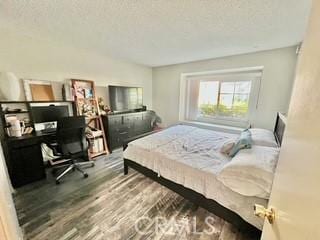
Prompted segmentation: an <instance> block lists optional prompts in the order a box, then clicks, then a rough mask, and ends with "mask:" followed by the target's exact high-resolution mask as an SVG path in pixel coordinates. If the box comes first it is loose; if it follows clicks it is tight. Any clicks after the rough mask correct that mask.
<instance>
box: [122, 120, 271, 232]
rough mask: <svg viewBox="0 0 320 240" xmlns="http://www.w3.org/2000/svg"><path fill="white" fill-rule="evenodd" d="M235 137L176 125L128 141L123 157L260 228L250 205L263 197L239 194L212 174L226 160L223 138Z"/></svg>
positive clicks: (258, 220) (264, 201)
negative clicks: (223, 152) (212, 201)
mask: <svg viewBox="0 0 320 240" xmlns="http://www.w3.org/2000/svg"><path fill="white" fill-rule="evenodd" d="M237 137H238V135H236V134H228V133H223V132H216V131H210V130H205V129H200V128H196V127H191V126H185V125H178V126H174V127H171V128H168V129H166V130H163V131H161V132H158V133H155V134H152V135H149V136H147V137H144V138H141V139H138V140H135V141H133V142H130V143H129V145H128V148H127V149H126V150H125V152H124V158H127V159H130V160H132V161H135V162H137V163H139V164H141V165H142V166H145V167H147V168H149V169H151V170H153V171H154V172H157V173H158V175H159V176H162V177H164V178H167V179H169V180H171V181H174V182H176V183H179V184H182V185H183V186H185V187H187V188H190V189H192V190H195V191H197V192H199V193H201V194H203V195H204V196H205V197H207V198H209V199H213V200H215V201H217V202H219V203H220V204H221V205H223V206H224V207H226V208H229V209H230V210H232V211H234V212H236V213H238V214H239V215H240V216H241V217H242V218H243V219H244V220H246V221H247V222H249V223H251V224H252V225H254V226H256V227H257V228H259V229H262V223H263V222H262V221H261V220H260V219H258V218H257V217H256V216H254V214H253V205H254V204H255V203H257V204H262V205H266V204H267V201H266V200H265V199H261V198H256V197H246V196H243V195H241V194H239V193H236V192H234V191H232V190H231V189H229V188H227V187H226V186H225V185H223V184H222V183H221V182H220V181H219V180H217V176H216V175H217V174H218V173H219V172H220V170H221V169H222V167H223V166H224V165H225V164H226V163H228V162H229V161H230V158H229V157H227V156H226V155H224V154H222V153H220V151H219V150H220V148H221V146H222V144H223V143H224V142H225V141H226V140H227V139H235V138H237Z"/></svg>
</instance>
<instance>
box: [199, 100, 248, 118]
mask: <svg viewBox="0 0 320 240" xmlns="http://www.w3.org/2000/svg"><path fill="white" fill-rule="evenodd" d="M248 107H249V106H248V102H246V101H234V103H233V106H232V107H231V108H229V107H227V106H225V105H223V104H219V106H218V105H217V104H210V103H206V104H201V105H200V107H199V108H200V114H201V115H203V116H223V117H240V118H241V117H245V116H246V115H247V112H248Z"/></svg>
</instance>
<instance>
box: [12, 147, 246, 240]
mask: <svg viewBox="0 0 320 240" xmlns="http://www.w3.org/2000/svg"><path fill="white" fill-rule="evenodd" d="M87 172H88V173H89V178H87V179H83V178H82V176H81V175H80V174H79V173H77V172H74V173H71V174H70V175H68V176H67V177H66V178H65V179H64V180H63V182H62V183H61V184H60V185H55V183H54V180H53V179H52V177H51V176H50V173H48V177H47V179H46V180H44V181H40V182H36V183H33V184H31V185H28V186H25V187H22V188H20V189H18V190H17V193H16V195H15V197H14V200H15V204H16V208H17V213H18V218H19V222H20V225H21V226H22V228H23V231H24V234H25V239H39V240H45V239H49V240H55V239H59V240H69V239H74V240H82V239H95V240H98V239H112V240H113V239H199V240H200V239H217V240H249V238H248V237H246V236H245V235H243V234H241V233H239V232H238V231H237V230H236V229H235V228H234V227H233V226H231V225H230V224H229V223H227V222H225V221H223V220H222V219H220V218H218V217H216V216H215V215H213V214H211V213H209V212H207V211H206V210H204V209H202V208H199V207H197V206H195V205H193V204H192V203H190V202H189V201H187V200H185V199H183V198H182V197H180V196H179V195H177V194H175V193H174V192H172V191H170V190H168V189H167V188H165V187H163V186H161V185H159V184H158V183H156V182H153V181H152V180H150V179H148V178H146V177H144V176H143V175H141V174H140V173H137V172H135V171H134V170H132V169H130V170H129V174H128V175H126V176H124V175H123V173H122V151H120V150H117V151H115V152H114V153H113V154H111V155H109V156H107V157H102V158H100V159H98V160H97V161H96V166H95V167H94V168H88V169H87ZM141 217H144V218H143V219H140V218H141ZM208 217H210V218H209V220H210V221H209V224H210V225H209V224H207V223H206V221H205V219H208ZM137 219H140V221H137ZM166 220H168V221H166ZM169 220H171V221H169ZM158 223H159V224H158ZM211 225H213V227H214V228H212V227H211ZM159 226H160V227H159ZM136 229H138V230H142V231H143V232H141V233H138V232H137V230H136ZM205 230H207V231H210V233H211V234H208V232H205ZM212 230H214V231H212Z"/></svg>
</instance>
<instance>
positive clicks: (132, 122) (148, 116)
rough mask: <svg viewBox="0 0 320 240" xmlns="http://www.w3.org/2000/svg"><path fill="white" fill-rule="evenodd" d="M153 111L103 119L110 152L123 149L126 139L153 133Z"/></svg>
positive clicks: (115, 115)
mask: <svg viewBox="0 0 320 240" xmlns="http://www.w3.org/2000/svg"><path fill="white" fill-rule="evenodd" d="M154 117H155V113H154V112H153V111H142V112H131V113H121V114H108V115H106V116H103V117H102V122H103V125H104V129H105V133H106V136H107V142H108V147H109V150H111V151H112V150H114V149H116V148H119V147H122V146H123V143H124V141H125V140H126V139H128V138H131V137H135V136H137V135H140V134H143V133H147V132H151V131H152V130H153V127H152V125H151V124H152V119H154Z"/></svg>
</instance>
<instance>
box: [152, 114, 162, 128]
mask: <svg viewBox="0 0 320 240" xmlns="http://www.w3.org/2000/svg"><path fill="white" fill-rule="evenodd" d="M151 112H152V113H154V114H153V116H154V117H153V118H152V120H151V126H152V127H153V129H154V130H158V129H160V126H159V124H160V123H162V120H161V118H160V117H159V116H158V115H157V114H156V112H154V111H151Z"/></svg>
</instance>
